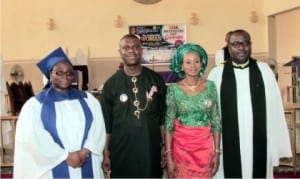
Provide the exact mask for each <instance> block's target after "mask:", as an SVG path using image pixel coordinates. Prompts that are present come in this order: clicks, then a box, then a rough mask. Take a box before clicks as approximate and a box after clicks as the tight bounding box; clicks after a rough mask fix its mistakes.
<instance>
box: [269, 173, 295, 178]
mask: <svg viewBox="0 0 300 179" xmlns="http://www.w3.org/2000/svg"><path fill="white" fill-rule="evenodd" d="M274 178H300V172H296V173H295V174H294V172H281V173H274Z"/></svg>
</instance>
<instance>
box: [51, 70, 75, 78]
mask: <svg viewBox="0 0 300 179" xmlns="http://www.w3.org/2000/svg"><path fill="white" fill-rule="evenodd" d="M52 72H54V74H55V75H56V76H59V77H62V76H67V77H73V76H74V71H66V72H64V71H55V70H53V71H52Z"/></svg>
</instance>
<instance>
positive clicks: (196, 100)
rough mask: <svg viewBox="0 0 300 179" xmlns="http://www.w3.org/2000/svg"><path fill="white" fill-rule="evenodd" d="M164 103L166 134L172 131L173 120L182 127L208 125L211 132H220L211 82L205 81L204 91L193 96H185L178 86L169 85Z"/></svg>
mask: <svg viewBox="0 0 300 179" xmlns="http://www.w3.org/2000/svg"><path fill="white" fill-rule="evenodd" d="M166 103H167V112H166V118H165V131H166V132H172V131H173V130H174V120H175V119H178V120H179V121H180V123H181V124H182V125H184V126H208V125H209V124H210V125H211V128H212V131H213V132H221V129H222V127H221V118H220V113H219V107H218V95H217V90H216V86H215V84H214V83H213V82H212V81H209V80H207V81H206V87H205V89H204V91H203V92H202V93H198V94H195V95H190V94H186V93H185V92H184V91H183V90H182V89H181V88H180V86H179V85H178V84H175V83H174V84H171V85H170V86H169V87H168V89H167V97H166Z"/></svg>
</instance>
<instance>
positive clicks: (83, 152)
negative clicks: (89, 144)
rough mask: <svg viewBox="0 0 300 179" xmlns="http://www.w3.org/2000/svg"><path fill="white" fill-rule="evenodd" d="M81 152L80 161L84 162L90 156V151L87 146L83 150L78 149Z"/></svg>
mask: <svg viewBox="0 0 300 179" xmlns="http://www.w3.org/2000/svg"><path fill="white" fill-rule="evenodd" d="M78 152H79V157H80V161H81V162H82V163H84V162H85V160H86V158H88V157H89V156H90V153H91V152H90V151H89V149H87V148H83V149H81V150H79V151H78Z"/></svg>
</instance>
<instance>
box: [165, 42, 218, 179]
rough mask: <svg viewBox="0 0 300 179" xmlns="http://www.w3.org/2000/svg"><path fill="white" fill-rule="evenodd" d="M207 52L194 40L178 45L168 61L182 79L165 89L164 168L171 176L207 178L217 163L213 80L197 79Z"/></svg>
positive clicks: (205, 60) (215, 107) (215, 106)
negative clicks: (193, 42) (194, 42)
mask: <svg viewBox="0 0 300 179" xmlns="http://www.w3.org/2000/svg"><path fill="white" fill-rule="evenodd" d="M206 66H207V54H206V52H205V50H204V49H203V48H202V47H201V46H199V45H197V44H192V43H188V44H184V45H181V46H180V47H179V48H178V49H177V51H176V53H175V54H174V57H173V59H172V62H171V64H170V68H171V70H172V71H173V72H174V73H176V74H177V75H178V76H180V77H182V78H183V79H182V80H181V81H179V82H178V83H174V84H171V85H170V86H169V87H168V90H167V97H166V100H167V112H166V120H165V143H166V151H165V153H166V157H167V172H168V176H169V177H175V178H189V177H193V178H211V177H213V176H214V174H215V173H216V171H217V169H218V166H219V154H220V132H221V120H220V115H219V109H218V96H217V91H216V87H215V85H214V83H213V82H212V81H208V80H205V79H201V76H202V75H203V73H204V71H205V68H206Z"/></svg>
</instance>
